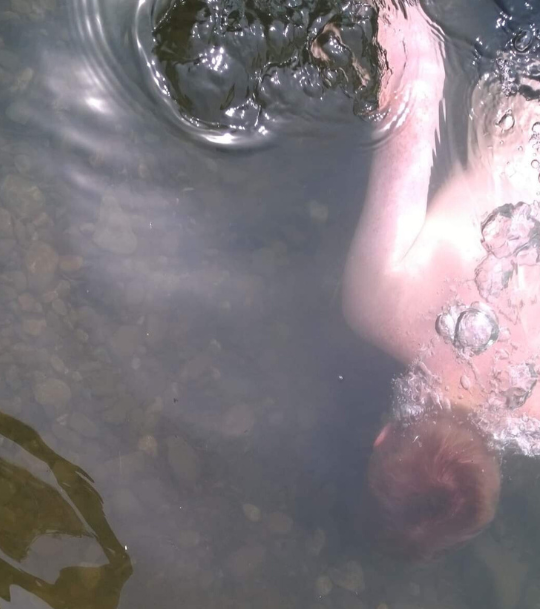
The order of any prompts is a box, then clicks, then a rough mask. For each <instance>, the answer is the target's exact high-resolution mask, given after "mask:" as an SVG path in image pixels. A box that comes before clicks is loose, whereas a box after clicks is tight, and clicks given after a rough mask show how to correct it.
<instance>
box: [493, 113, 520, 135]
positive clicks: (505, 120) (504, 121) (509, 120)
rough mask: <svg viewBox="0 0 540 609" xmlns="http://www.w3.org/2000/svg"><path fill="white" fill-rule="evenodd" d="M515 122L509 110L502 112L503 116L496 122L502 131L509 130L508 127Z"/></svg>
mask: <svg viewBox="0 0 540 609" xmlns="http://www.w3.org/2000/svg"><path fill="white" fill-rule="evenodd" d="M515 124H516V121H515V120H514V115H513V114H512V112H511V111H508V112H506V114H504V116H503V117H502V118H501V119H500V120H499V122H498V123H497V125H498V126H499V127H500V128H501V129H502V130H503V131H510V129H512V128H513V127H514V125H515Z"/></svg>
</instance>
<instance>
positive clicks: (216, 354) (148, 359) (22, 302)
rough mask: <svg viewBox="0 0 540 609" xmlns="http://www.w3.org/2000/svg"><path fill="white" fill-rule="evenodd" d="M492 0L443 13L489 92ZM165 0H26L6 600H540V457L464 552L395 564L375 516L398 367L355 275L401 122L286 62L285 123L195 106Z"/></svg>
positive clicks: (8, 192)
mask: <svg viewBox="0 0 540 609" xmlns="http://www.w3.org/2000/svg"><path fill="white" fill-rule="evenodd" d="M485 4H486V7H485V11H486V12H485V13H483V14H482V15H481V16H480V15H476V18H474V17H475V16H474V15H473V16H471V21H470V22H469V21H467V24H466V25H465V24H463V19H461V14H462V11H463V10H464V9H463V8H461V9H459V7H456V6H455V5H452V6H449V7H448V8H447V9H446V12H445V13H444V14H442V15H440V18H441V22H442V23H443V25H444V27H445V29H446V30H447V31H449V32H451V33H452V32H454V31H460V36H458V37H453V38H452V40H453V41H454V43H453V45H452V46H451V51H452V52H451V53H450V57H449V64H450V67H451V69H452V70H453V71H454V73H456V74H458V75H459V74H462V76H463V83H462V87H461V89H460V90H459V91H452V92H451V95H455V96H456V97H460V96H461V97H462V98H463V99H464V98H466V97H467V95H468V94H469V92H470V89H471V87H472V86H473V81H472V76H475V75H476V69H477V68H476V67H475V65H474V62H473V59H474V58H475V57H477V56H478V50H477V51H476V53H477V54H476V55H475V50H474V47H473V46H472V44H470V43H471V42H472V41H473V40H474V39H475V37H476V35H478V31H480V30H478V28H479V27H480V25H478V26H477V29H476V30H475V29H474V28H473V27H472V26H473V24H476V23H478V24H479V23H480V22H481V24H482V28H483V29H482V30H481V37H482V43H483V48H487V49H488V51H489V49H491V48H493V49H496V48H500V46H501V44H499V47H497V44H498V41H499V42H500V40H502V39H504V40H506V39H507V38H508V33H507V32H506V31H503V29H501V28H499V29H496V28H495V24H496V21H497V18H498V17H499V16H500V8H499V7H497V6H495V5H493V4H490V3H488V2H486V3H485ZM150 9H151V5H150V4H149V3H148V2H146V3H144V2H141V3H139V4H137V3H136V2H133V1H131V0H122V1H119V2H116V3H111V2H108V3H107V2H101V0H80V1H79V0H77V1H76V2H66V3H62V2H53V1H52V0H37V1H28V2H26V1H22V0H18V1H16V0H14V1H13V2H11V3H10V4H5V5H2V6H1V7H0V40H1V44H0V83H1V88H0V105H1V109H2V118H1V119H0V160H1V163H0V165H1V167H0V178H1V183H0V200H1V204H2V205H1V211H0V256H1V259H2V273H1V276H0V281H1V283H2V289H1V291H0V301H1V314H0V320H1V328H0V344H1V346H2V350H1V352H0V367H1V370H0V372H1V377H0V379H1V382H0V392H1V394H0V395H1V407H2V412H3V413H4V417H5V418H3V419H2V421H0V434H1V435H2V436H3V437H4V438H5V439H4V440H3V442H2V444H1V449H2V451H3V456H2V461H1V462H0V465H1V467H2V472H3V473H2V479H1V484H3V485H4V487H5V488H4V487H0V509H1V510H2V511H1V512H0V514H1V515H2V516H1V518H2V520H1V522H0V531H2V535H1V536H0V551H1V552H2V554H1V556H0V560H1V561H2V562H1V563H0V597H1V598H2V599H4V600H2V601H0V603H1V604H2V606H4V605H5V606H7V607H19V608H21V609H22V608H27V607H46V606H50V607H54V608H56V607H59V608H60V607H70V608H71V607H88V608H92V609H94V608H95V609H98V608H99V609H102V608H103V607H110V608H111V609H112V608H116V607H147V606H151V605H154V606H156V607H160V608H163V609H167V608H169V607H171V608H172V607H177V606H179V605H182V604H185V605H186V606H189V607H201V608H205V609H206V608H210V607H220V608H221V607H231V608H232V607H235V608H236V607H241V608H246V609H247V608H259V607H262V608H264V607H295V608H296V607H299V608H300V607H301V608H304V607H308V608H309V609H315V608H319V609H320V607H326V608H328V609H333V608H336V609H341V608H344V609H350V608H352V609H354V608H357V609H358V608H363V607H366V608H368V607H378V606H379V605H380V604H384V603H386V604H387V606H388V607H390V608H391V609H394V608H399V607H401V608H412V607H422V606H426V605H427V606H430V607H450V608H452V607H469V606H470V607H477V606H484V605H482V602H483V601H484V599H486V598H490V599H492V600H490V604H489V605H488V606H493V607H498V606H500V607H511V606H514V607H529V606H530V607H534V604H532V603H534V602H537V599H538V595H536V596H535V594H536V592H535V590H534V577H533V574H534V572H535V565H536V563H535V561H536V559H535V558H534V554H533V551H534V548H535V545H536V544H535V541H536V538H535V536H536V535H537V534H538V533H537V531H538V529H537V527H535V522H536V520H537V518H536V515H537V510H538V502H537V501H535V498H534V496H535V492H530V484H529V485H528V486H527V491H528V492H527V493H526V496H525V497H521V498H520V495H525V491H524V490H523V489H524V488H525V485H524V482H525V481H527V480H531V478H530V476H531V475H533V474H534V469H533V468H532V467H531V466H530V465H528V464H524V465H523V466H521V464H512V467H513V468H514V469H513V470H512V472H513V475H512V477H511V480H512V483H511V484H510V485H509V490H508V493H509V497H508V499H507V500H506V502H505V503H504V505H503V510H502V513H501V517H500V519H499V521H498V523H497V524H496V526H495V528H494V531H493V532H492V533H490V535H489V536H488V537H486V538H485V539H484V540H482V541H481V542H479V543H478V544H477V545H474V546H472V547H470V548H468V549H466V550H464V551H463V552H461V553H458V554H457V555H454V556H452V557H450V558H448V559H447V560H445V561H443V562H440V563H437V564H435V565H431V566H429V567H423V568H421V569H420V568H409V569H408V568H404V567H401V566H399V567H398V566H396V565H390V564H388V563H386V562H384V561H383V560H382V559H381V558H380V557H379V556H378V555H377V553H376V552H373V551H372V549H371V548H370V546H369V545H368V543H367V542H366V540H365V539H364V537H363V535H362V533H361V532H359V526H358V521H359V520H361V517H362V506H363V495H362V492H363V491H362V479H363V473H364V470H365V463H366V460H367V457H368V455H369V451H370V444H371V442H372V439H373V437H374V434H375V433H376V430H377V427H378V424H379V417H380V414H381V413H382V412H383V411H384V410H385V409H386V405H387V404H388V400H389V396H390V391H391V388H390V379H391V378H392V375H393V374H395V373H396V372H397V368H396V367H395V365H394V364H393V363H392V362H390V361H388V360H387V359H385V358H384V357H383V356H382V355H380V354H378V353H377V352H376V351H375V350H373V349H371V348H369V347H368V346H366V345H362V344H360V343H359V341H358V340H357V339H356V338H355V337H354V336H352V334H351V332H350V330H348V329H347V328H346V327H345V325H344V323H343V322H342V320H341V312H340V302H339V287H340V277H341V272H342V267H343V262H344V258H345V255H346V252H347V248H348V245H349V242H350V239H351V236H352V231H353V227H354V224H355V223H356V220H357V217H358V214H359V208H360V204H361V201H362V197H363V190H364V188H365V184H366V181H367V176H368V173H369V165H370V154H371V147H372V143H371V142H372V139H374V137H373V130H376V125H374V124H373V123H371V122H369V121H365V120H362V119H361V118H359V117H358V116H355V114H354V112H353V105H354V103H353V100H352V97H351V96H350V95H347V94H346V92H344V91H343V89H342V88H341V87H336V88H335V89H328V90H327V92H326V93H325V94H324V96H323V97H322V99H321V97H320V96H319V97H318V96H312V97H310V96H306V94H305V92H304V91H303V90H299V89H298V88H297V87H296V85H294V83H293V84H290V86H289V84H288V81H287V80H286V79H285V76H283V78H284V79H285V80H284V82H283V83H282V84H283V86H282V88H281V89H279V91H280V94H281V95H282V97H283V99H282V100H281V103H280V100H279V99H277V98H276V100H275V103H274V105H273V107H271V108H269V109H268V117H267V118H266V119H265V123H264V124H265V128H266V131H264V132H261V131H260V130H258V129H253V128H252V127H250V128H249V129H247V128H246V129H243V130H242V129H237V130H236V131H234V132H231V131H224V130H223V129H220V128H218V127H217V126H216V125H215V124H204V125H202V124H201V123H200V120H197V121H191V120H186V117H185V115H182V114H181V113H179V111H178V108H177V106H176V105H175V104H174V102H173V100H171V99H170V98H167V97H165V96H164V95H163V92H164V91H165V90H166V88H164V83H163V81H160V80H159V79H158V81H157V82H156V74H157V72H156V66H153V69H150V68H149V67H148V65H147V61H148V60H149V61H152V43H151V40H150V36H151V31H150V26H149V24H150V21H149V20H151V19H152V13H151V10H150ZM460 11H461V12H460ZM486 16H489V19H486ZM145 23H146V24H148V26H145ZM469 27H470V29H471V31H470V32H469V31H468V28H469ZM474 32H476V34H474V36H473V33H474ZM452 35H453V34H452ZM490 52H491V51H490ZM490 52H487V51H486V52H485V53H484V55H485V57H486V58H488V57H489V56H490ZM493 52H494V51H493ZM486 61H487V59H486ZM307 63H309V62H307ZM462 66H467V68H466V69H465V68H463V67H462ZM471 66H472V67H471ZM467 70H468V71H469V72H470V73H471V74H472V76H471V74H469V73H468V72H467ZM463 72H464V74H463ZM469 76H471V79H470V80H469V79H468V77H469ZM291 78H292V77H291ZM160 92H161V93H160ZM276 108H277V109H276ZM451 108H452V104H450V103H449V112H452V110H451ZM197 118H198V119H200V117H197ZM236 118H237V116H236V117H235V119H236ZM461 118H463V117H461ZM207 122H212V121H207ZM249 125H251V123H250V124H249ZM459 144H460V142H457V143H456V144H455V146H454V147H453V148H452V149H451V150H450V151H447V152H445V155H446V156H448V157H449V158H452V157H453V155H455V154H458V153H457V152H456V150H458V149H459ZM461 146H462V147H463V143H462V142H461ZM458 156H459V155H458ZM443 158H444V155H443ZM9 417H12V418H9ZM25 425H27V426H30V428H28V427H25ZM34 434H38V435H34ZM509 467H510V466H509ZM527 467H528V468H529V469H530V470H531V471H527ZM77 468H81V469H80V470H79V469H77ZM514 470H515V471H514ZM90 479H91V480H90ZM532 479H535V478H534V477H533V478H532ZM6 489H7V490H6ZM523 514H526V515H527V516H526V517H524V516H523ZM494 548H495V550H494ZM529 554H531V555H529ZM493 556H496V557H497V559H493ZM62 569H64V570H63V571H62ZM501 570H504V571H505V572H508V573H511V574H512V575H511V577H509V578H507V579H508V581H507V580H505V581H506V583H505V584H502V583H500V581H499V580H500V577H499V575H500V572H501ZM39 581H44V582H47V585H44V584H43V585H42V584H40V583H38V582H39ZM55 582H56V583H55ZM8 586H11V587H10V588H9V590H8ZM330 589H331V590H330ZM504 595H506V596H504ZM8 596H10V598H11V600H10V602H7V598H8ZM529 597H530V598H531V599H532V600H531V601H530V603H529V600H527V599H528V598H529ZM74 598H75V599H76V600H73V599H74ZM79 599H84V600H79ZM508 599H510V600H508ZM516 599H517V600H516ZM5 601H6V602H5ZM520 603H521V604H520ZM524 603H529V604H524ZM383 606H384V605H383Z"/></svg>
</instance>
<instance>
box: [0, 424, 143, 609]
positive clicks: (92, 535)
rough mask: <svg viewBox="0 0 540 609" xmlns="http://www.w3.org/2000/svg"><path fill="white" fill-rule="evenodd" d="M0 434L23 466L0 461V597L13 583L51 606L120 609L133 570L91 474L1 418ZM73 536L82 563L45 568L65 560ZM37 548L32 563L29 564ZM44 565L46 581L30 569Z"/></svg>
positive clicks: (54, 608)
mask: <svg viewBox="0 0 540 609" xmlns="http://www.w3.org/2000/svg"><path fill="white" fill-rule="evenodd" d="M0 436H1V438H2V439H1V444H0V447H1V450H2V452H8V453H9V454H10V455H11V456H12V457H15V458H18V459H19V460H20V459H21V458H22V459H23V460H24V459H25V460H26V462H27V466H26V467H23V466H21V465H17V464H16V463H13V462H12V461H10V460H8V459H6V458H4V457H0V552H1V555H0V598H3V599H4V600H6V601H10V600H11V596H12V592H13V590H11V588H12V586H18V587H19V588H22V589H23V590H25V591H27V592H29V593H31V594H33V595H35V596H36V597H38V598H39V599H41V600H42V601H44V602H45V603H47V606H49V607H51V608H52V609H62V608H67V607H87V608H88V609H115V608H116V607H118V603H119V599H120V593H121V591H122V588H123V586H124V584H125V583H126V581H127V580H128V579H129V577H130V576H131V574H132V571H133V569H132V566H131V561H130V558H129V555H128V553H127V551H126V549H125V548H124V547H123V546H122V545H121V544H120V542H119V541H118V539H117V538H116V536H115V534H114V532H113V531H112V529H111V528H110V526H109V524H108V522H107V519H106V518H105V514H104V510H103V503H102V500H101V497H100V496H99V494H98V493H97V492H96V490H95V489H94V488H93V486H92V480H91V479H90V477H89V476H88V475H87V474H86V473H85V472H84V471H83V470H82V469H80V468H79V467H77V466H75V465H73V464H72V463H70V462H69V461H67V460H66V459H64V458H63V457H61V456H59V455H58V454H56V453H55V452H54V451H53V450H51V449H50V448H49V447H48V446H47V444H46V443H45V442H44V441H43V440H42V438H41V437H40V436H39V434H37V433H36V432H35V431H34V430H33V429H32V428H31V427H29V426H28V425H25V424H24V423H22V422H21V421H19V420H17V419H15V418H13V417H10V416H8V415H6V414H4V413H0ZM28 457H31V458H30V459H28ZM30 468H32V469H35V470H38V471H39V473H40V475H38V474H37V472H36V473H32V471H29V470H30ZM44 477H48V478H49V479H50V480H49V481H46V480H44ZM44 537H45V538H44ZM73 537H75V538H80V539H86V540H87V543H85V544H84V545H83V550H84V552H83V556H84V564H75V565H74V564H70V565H66V566H63V567H62V568H60V570H59V573H58V575H57V574H56V573H54V571H56V569H54V566H53V570H52V572H51V564H50V563H52V565H54V564H55V563H58V562H60V563H64V562H65V560H66V546H67V549H68V552H67V554H68V556H69V546H70V543H69V538H73ZM91 542H95V543H94V544H92V543H91ZM36 546H39V550H38V554H37V557H35V558H37V560H36V559H35V560H33V561H32V560H29V559H31V558H32V553H33V552H34V553H35V548H36ZM96 550H97V552H96ZM44 562H47V563H49V564H48V565H47V568H46V570H47V572H48V573H47V575H48V576H45V577H44V576H41V577H40V576H38V575H35V574H34V573H32V570H33V569H32V568H31V567H32V566H34V567H37V568H38V569H39V568H40V567H41V568H43V563H44ZM28 563H30V565H29V564H28ZM32 563H35V564H32ZM17 596H19V594H18V593H17Z"/></svg>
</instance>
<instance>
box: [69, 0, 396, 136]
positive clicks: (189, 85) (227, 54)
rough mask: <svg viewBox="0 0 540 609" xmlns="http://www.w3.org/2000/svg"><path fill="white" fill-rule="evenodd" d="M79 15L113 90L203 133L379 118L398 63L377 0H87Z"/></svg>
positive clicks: (100, 75) (92, 55)
mask: <svg viewBox="0 0 540 609" xmlns="http://www.w3.org/2000/svg"><path fill="white" fill-rule="evenodd" d="M74 14H75V18H76V23H77V25H78V30H79V35H80V38H81V40H82V46H83V50H84V53H85V55H87V56H88V58H89V60H90V61H89V63H90V67H91V69H92V71H93V72H94V76H95V78H96V79H97V80H100V81H102V82H104V83H105V84H108V88H109V89H111V97H113V96H114V97H115V98H116V97H118V98H120V97H121V98H123V102H128V103H129V104H130V105H131V106H133V104H136V105H138V106H139V107H142V108H143V110H144V112H145V113H148V115H150V114H151V115H152V116H154V117H157V118H158V119H159V120H165V121H168V122H169V123H172V124H175V125H176V126H177V127H179V128H180V129H181V130H183V131H184V132H187V133H190V134H191V135H193V136H195V137H196V138H198V139H201V138H202V139H204V140H206V141H209V142H211V143H214V144H216V143H217V144H227V145H235V144H243V143H246V142H247V143H248V144H249V145H252V144H254V143H256V142H257V141H261V140H264V141H268V137H269V136H270V135H272V134H274V133H277V132H283V131H284V130H285V131H287V132H290V131H291V130H292V131H294V132H298V131H300V132H302V133H309V134H310V135H312V134H313V133H314V132H317V133H320V132H321V129H322V130H325V131H326V130H329V129H331V130H333V131H335V130H336V128H338V126H339V125H342V126H346V127H347V126H349V125H351V124H356V125H359V124H361V123H362V122H363V121H362V120H361V119H368V120H370V119H376V118H378V113H377V110H378V94H379V87H380V82H381V78H382V75H383V70H384V69H385V67H386V66H385V62H384V53H383V50H382V49H381V47H380V46H379V44H378V42H377V19H378V13H377V10H376V9H375V8H374V7H373V6H371V5H370V4H368V3H367V2H361V1H358V0H350V1H348V2H341V1H339V0H335V1H333V2H332V1H329V0H299V1H297V2H290V3H287V4H284V3H282V2H278V1H277V0H249V1H245V0H184V1H182V2H179V1H176V2H175V1H174V0H123V1H122V2H120V3H115V4H114V6H112V5H111V3H107V2H106V1H105V0H80V2H78V3H77V4H76V6H75V9H74ZM325 125H326V126H325Z"/></svg>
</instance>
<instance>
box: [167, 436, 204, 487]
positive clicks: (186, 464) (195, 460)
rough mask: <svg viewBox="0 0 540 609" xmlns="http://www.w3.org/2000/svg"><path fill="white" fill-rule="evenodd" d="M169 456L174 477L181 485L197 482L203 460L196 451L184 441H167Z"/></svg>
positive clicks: (174, 437)
mask: <svg viewBox="0 0 540 609" xmlns="http://www.w3.org/2000/svg"><path fill="white" fill-rule="evenodd" d="M166 444H167V456H168V460H169V465H170V467H171V470H172V472H173V474H174V476H175V477H176V478H177V480H178V481H179V482H181V483H185V482H189V483H193V482H196V481H197V480H198V478H199V476H200V473H201V460H200V459H199V456H198V455H197V453H196V452H195V450H194V449H193V448H192V447H191V446H190V445H189V444H188V443H187V442H186V441H185V440H184V439H183V438H179V437H177V436H171V437H170V438H168V439H167V442H166Z"/></svg>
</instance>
